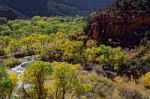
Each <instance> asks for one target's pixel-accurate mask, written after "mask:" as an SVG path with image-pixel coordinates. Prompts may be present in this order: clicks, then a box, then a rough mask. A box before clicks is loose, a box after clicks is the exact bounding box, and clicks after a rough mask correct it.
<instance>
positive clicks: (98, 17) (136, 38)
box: [85, 5, 150, 46]
mask: <svg viewBox="0 0 150 99" xmlns="http://www.w3.org/2000/svg"><path fill="white" fill-rule="evenodd" d="M146 31H150V13H149V12H146V13H137V11H136V9H134V8H133V6H131V5H130V6H129V5H128V6H127V7H124V8H123V7H121V8H120V7H111V8H109V9H107V10H103V11H98V12H95V13H93V14H92V15H91V17H90V21H89V25H88V26H87V28H86V29H85V33H87V34H88V35H89V37H91V38H93V39H95V40H99V41H101V42H107V41H108V39H111V40H112V41H117V42H119V43H120V44H122V45H131V46H133V45H135V44H138V43H139V42H140V39H142V37H144V35H145V32H146ZM148 35H150V33H149V34H148Z"/></svg>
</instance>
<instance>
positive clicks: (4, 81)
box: [0, 65, 13, 99]
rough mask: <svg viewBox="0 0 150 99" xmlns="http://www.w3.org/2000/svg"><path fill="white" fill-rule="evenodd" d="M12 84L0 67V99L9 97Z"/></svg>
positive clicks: (3, 69)
mask: <svg viewBox="0 0 150 99" xmlns="http://www.w3.org/2000/svg"><path fill="white" fill-rule="evenodd" d="M12 86H13V84H12V81H11V79H10V78H9V76H8V74H7V72H6V69H5V68H4V67H3V66H2V65H0V98H1V99H6V98H8V97H10V95H11V92H12V90H13V88H12Z"/></svg>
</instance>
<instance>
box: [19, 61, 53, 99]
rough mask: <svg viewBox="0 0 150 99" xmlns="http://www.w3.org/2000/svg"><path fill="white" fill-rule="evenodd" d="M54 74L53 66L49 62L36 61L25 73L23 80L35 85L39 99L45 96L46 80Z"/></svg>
mask: <svg viewBox="0 0 150 99" xmlns="http://www.w3.org/2000/svg"><path fill="white" fill-rule="evenodd" d="M51 74H52V67H51V64H50V63H49V62H41V61H39V62H34V63H31V64H30V65H29V66H28V67H27V68H26V70H25V71H24V73H23V76H22V80H23V82H24V83H29V84H31V85H33V88H34V90H35V94H36V95H35V97H36V96H37V99H43V98H44V90H43V85H44V80H45V78H46V77H47V76H50V75H51Z"/></svg>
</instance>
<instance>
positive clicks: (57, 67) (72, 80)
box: [52, 62, 92, 99]
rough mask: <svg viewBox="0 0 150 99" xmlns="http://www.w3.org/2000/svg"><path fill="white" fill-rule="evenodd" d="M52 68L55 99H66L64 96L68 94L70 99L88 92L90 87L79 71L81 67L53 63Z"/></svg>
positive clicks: (64, 63)
mask: <svg viewBox="0 0 150 99" xmlns="http://www.w3.org/2000/svg"><path fill="white" fill-rule="evenodd" d="M52 66H53V68H54V76H53V77H54V81H55V83H54V86H55V87H54V88H55V94H54V95H55V96H54V97H55V99H66V98H65V97H66V94H67V93H69V94H70V97H71V99H72V97H73V96H75V95H80V94H81V93H83V92H86V91H90V90H91V89H92V85H91V84H90V83H89V82H86V80H85V79H84V80H83V78H84V77H86V79H88V76H87V75H86V76H84V77H83V74H82V73H81V72H79V71H80V70H82V67H81V66H80V65H79V64H75V65H73V64H69V63H66V62H53V63H52Z"/></svg>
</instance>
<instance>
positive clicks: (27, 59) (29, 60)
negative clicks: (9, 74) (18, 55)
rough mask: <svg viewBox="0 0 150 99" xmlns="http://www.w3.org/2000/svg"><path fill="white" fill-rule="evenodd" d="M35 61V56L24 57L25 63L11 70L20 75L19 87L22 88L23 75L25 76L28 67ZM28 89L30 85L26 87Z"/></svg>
mask: <svg viewBox="0 0 150 99" xmlns="http://www.w3.org/2000/svg"><path fill="white" fill-rule="evenodd" d="M33 61H35V60H34V57H33V56H27V57H23V62H22V63H21V64H20V65H17V66H15V67H14V68H11V70H12V71H15V72H16V73H17V74H18V79H19V81H18V83H17V87H19V88H20V87H22V84H23V83H22V81H21V80H20V77H21V75H22V74H23V72H24V70H25V68H26V67H27V66H28V64H30V63H32V62H33ZM25 86H26V87H28V86H29V85H25Z"/></svg>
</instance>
